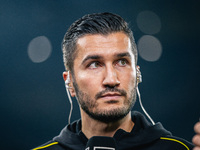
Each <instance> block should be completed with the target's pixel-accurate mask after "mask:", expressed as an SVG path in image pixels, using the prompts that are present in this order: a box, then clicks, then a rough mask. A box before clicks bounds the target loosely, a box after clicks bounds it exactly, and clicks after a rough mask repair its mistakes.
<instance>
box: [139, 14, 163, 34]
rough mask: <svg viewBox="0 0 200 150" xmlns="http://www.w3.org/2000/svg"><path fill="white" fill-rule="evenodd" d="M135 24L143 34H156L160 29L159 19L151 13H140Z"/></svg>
mask: <svg viewBox="0 0 200 150" xmlns="http://www.w3.org/2000/svg"><path fill="white" fill-rule="evenodd" d="M136 22H137V25H138V27H139V29H140V30H141V31H142V32H143V33H145V34H156V33H158V32H159V31H160V29H161V21H160V18H159V16H158V15H156V14H155V13H154V12H152V11H142V12H140V13H139V14H138V16H137V20H136Z"/></svg>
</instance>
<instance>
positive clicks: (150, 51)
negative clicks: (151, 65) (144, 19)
mask: <svg viewBox="0 0 200 150" xmlns="http://www.w3.org/2000/svg"><path fill="white" fill-rule="evenodd" d="M138 52H139V55H140V56H141V57H142V58H143V59H144V60H146V61H157V60H158V59H159V58H160V56H161V54H162V45H161V43H160V41H159V40H158V39H157V38H155V37H154V36H151V35H144V36H142V37H141V38H140V39H139V41H138Z"/></svg>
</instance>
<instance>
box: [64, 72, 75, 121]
mask: <svg viewBox="0 0 200 150" xmlns="http://www.w3.org/2000/svg"><path fill="white" fill-rule="evenodd" d="M70 82H71V80H70V72H69V71H68V72H67V80H65V87H66V91H67V96H68V99H69V102H70V105H71V108H70V112H69V118H68V123H69V124H70V120H71V115H72V110H73V103H72V99H71V96H70V94H69V89H71V88H72V87H71V86H70Z"/></svg>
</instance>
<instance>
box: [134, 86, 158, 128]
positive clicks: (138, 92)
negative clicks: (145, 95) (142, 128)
mask: <svg viewBox="0 0 200 150" xmlns="http://www.w3.org/2000/svg"><path fill="white" fill-rule="evenodd" d="M136 90H137V94H138V98H139V102H140V106H141V108H142V110H143V112H144V113H145V115H146V116H147V117H148V118H149V120H150V121H151V123H152V124H153V125H155V122H154V121H153V119H152V118H151V117H150V115H149V114H148V113H147V112H146V110H145V109H144V107H143V105H142V101H141V97H140V91H139V89H138V86H137V88H136Z"/></svg>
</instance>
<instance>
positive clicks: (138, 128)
mask: <svg viewBox="0 0 200 150" xmlns="http://www.w3.org/2000/svg"><path fill="white" fill-rule="evenodd" d="M132 120H133V122H134V123H135V125H134V127H133V129H132V131H131V132H130V133H128V132H126V131H124V130H122V129H119V130H118V131H117V132H116V133H115V135H114V137H113V138H114V140H115V141H116V146H117V149H118V150H192V148H193V145H192V144H191V143H189V142H187V141H186V140H183V139H181V138H177V137H174V136H172V134H171V133H170V132H169V131H167V130H165V129H164V128H163V126H162V124H161V123H156V124H155V125H152V124H151V123H149V122H148V121H147V120H146V118H145V117H144V116H143V115H142V114H141V113H139V112H136V111H134V112H132ZM87 141H88V139H87V138H86V136H85V135H84V134H83V132H82V131H81V120H78V121H76V122H73V123H72V124H70V125H68V126H66V127H65V128H64V129H63V130H62V131H61V133H60V135H58V136H56V137H55V138H53V140H51V141H49V142H47V143H45V144H43V145H42V146H39V147H37V148H34V149H33V150H85V148H86V144H87Z"/></svg>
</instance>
